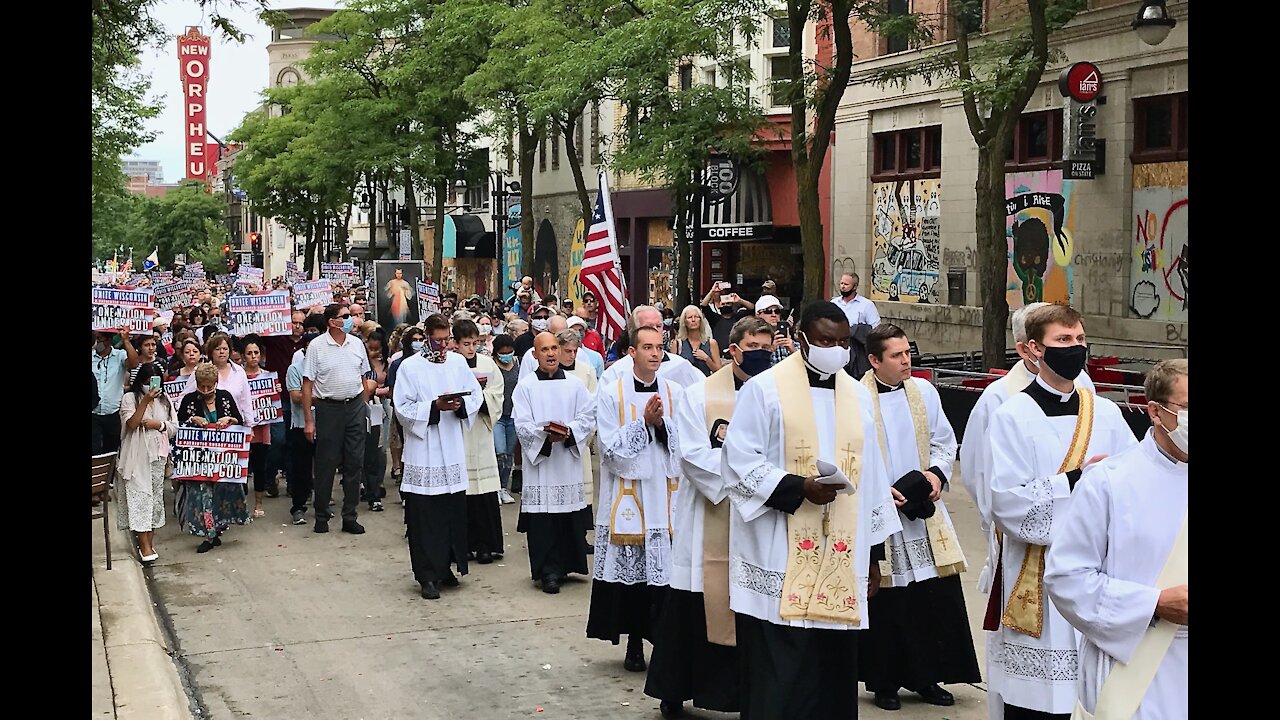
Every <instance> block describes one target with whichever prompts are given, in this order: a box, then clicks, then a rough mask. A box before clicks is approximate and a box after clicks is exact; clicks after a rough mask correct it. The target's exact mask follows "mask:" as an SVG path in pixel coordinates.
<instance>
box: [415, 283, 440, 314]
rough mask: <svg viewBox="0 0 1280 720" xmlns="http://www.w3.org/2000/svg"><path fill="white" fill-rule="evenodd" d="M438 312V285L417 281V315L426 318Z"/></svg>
mask: <svg viewBox="0 0 1280 720" xmlns="http://www.w3.org/2000/svg"><path fill="white" fill-rule="evenodd" d="M438 312H440V286H439V285H437V284H435V283H424V282H422V281H421V280H419V281H418V317H420V318H426V317H427V316H428V315H433V314H435V313H438Z"/></svg>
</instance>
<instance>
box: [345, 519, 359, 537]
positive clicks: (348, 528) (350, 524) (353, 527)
mask: <svg viewBox="0 0 1280 720" xmlns="http://www.w3.org/2000/svg"><path fill="white" fill-rule="evenodd" d="M342 532H344V533H351V534H352V535H363V534H364V526H363V525H361V524H360V523H358V522H356V521H355V520H343V521H342Z"/></svg>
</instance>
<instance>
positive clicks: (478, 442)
mask: <svg viewBox="0 0 1280 720" xmlns="http://www.w3.org/2000/svg"><path fill="white" fill-rule="evenodd" d="M453 342H454V346H455V347H456V348H457V350H456V352H457V353H458V354H459V355H461V356H462V359H463V360H466V361H467V367H468V368H470V369H471V374H473V375H475V377H476V382H478V383H480V387H481V388H483V392H484V402H482V403H481V404H480V411H479V412H478V413H477V414H476V421H475V423H474V424H473V425H472V426H471V429H470V430H468V431H467V433H466V436H467V548H468V549H469V550H470V552H472V553H474V554H475V558H476V562H478V563H480V564H481V565H488V564H489V563H491V562H493V560H494V558H501V557H502V554H503V550H504V546H505V543H503V541H502V514H501V512H500V510H499V503H498V490H500V489H501V488H502V481H501V479H500V478H499V477H498V455H497V452H496V451H495V449H494V444H493V424H494V422H496V421H497V420H498V418H499V417H501V416H502V401H503V399H504V392H503V387H502V373H501V372H499V371H498V364H497V363H495V362H494V361H493V359H492V358H490V357H489V356H488V355H484V354H481V353H480V352H478V351H479V349H480V345H481V339H480V329H479V328H478V327H476V324H475V323H474V322H472V321H470V320H466V319H462V320H457V321H455V322H454V323H453Z"/></svg>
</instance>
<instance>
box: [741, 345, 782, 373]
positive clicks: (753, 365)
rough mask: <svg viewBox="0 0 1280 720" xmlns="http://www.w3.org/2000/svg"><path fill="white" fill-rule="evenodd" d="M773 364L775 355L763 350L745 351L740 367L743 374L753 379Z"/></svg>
mask: <svg viewBox="0 0 1280 720" xmlns="http://www.w3.org/2000/svg"><path fill="white" fill-rule="evenodd" d="M772 362H773V353H771V352H769V351H768V350H765V349H763V348H761V349H758V350H743V351H742V362H740V363H738V367H740V368H742V372H743V373H745V374H747V375H750V376H752V377H754V376H756V375H759V374H760V373H762V372H764V371H765V370H768V369H769V366H770V365H771V364H772Z"/></svg>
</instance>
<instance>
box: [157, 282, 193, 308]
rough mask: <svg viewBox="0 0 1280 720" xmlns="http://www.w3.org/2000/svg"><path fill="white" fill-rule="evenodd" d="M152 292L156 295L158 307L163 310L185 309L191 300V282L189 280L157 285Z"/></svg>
mask: <svg viewBox="0 0 1280 720" xmlns="http://www.w3.org/2000/svg"><path fill="white" fill-rule="evenodd" d="M152 291H153V292H154V293H155V298H156V307H157V308H159V309H161V310H172V309H174V308H176V307H183V306H185V305H186V304H187V303H188V301H190V300H191V282H190V281H189V280H179V281H177V282H172V283H168V284H167V285H157V286H155V287H154V288H152Z"/></svg>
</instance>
